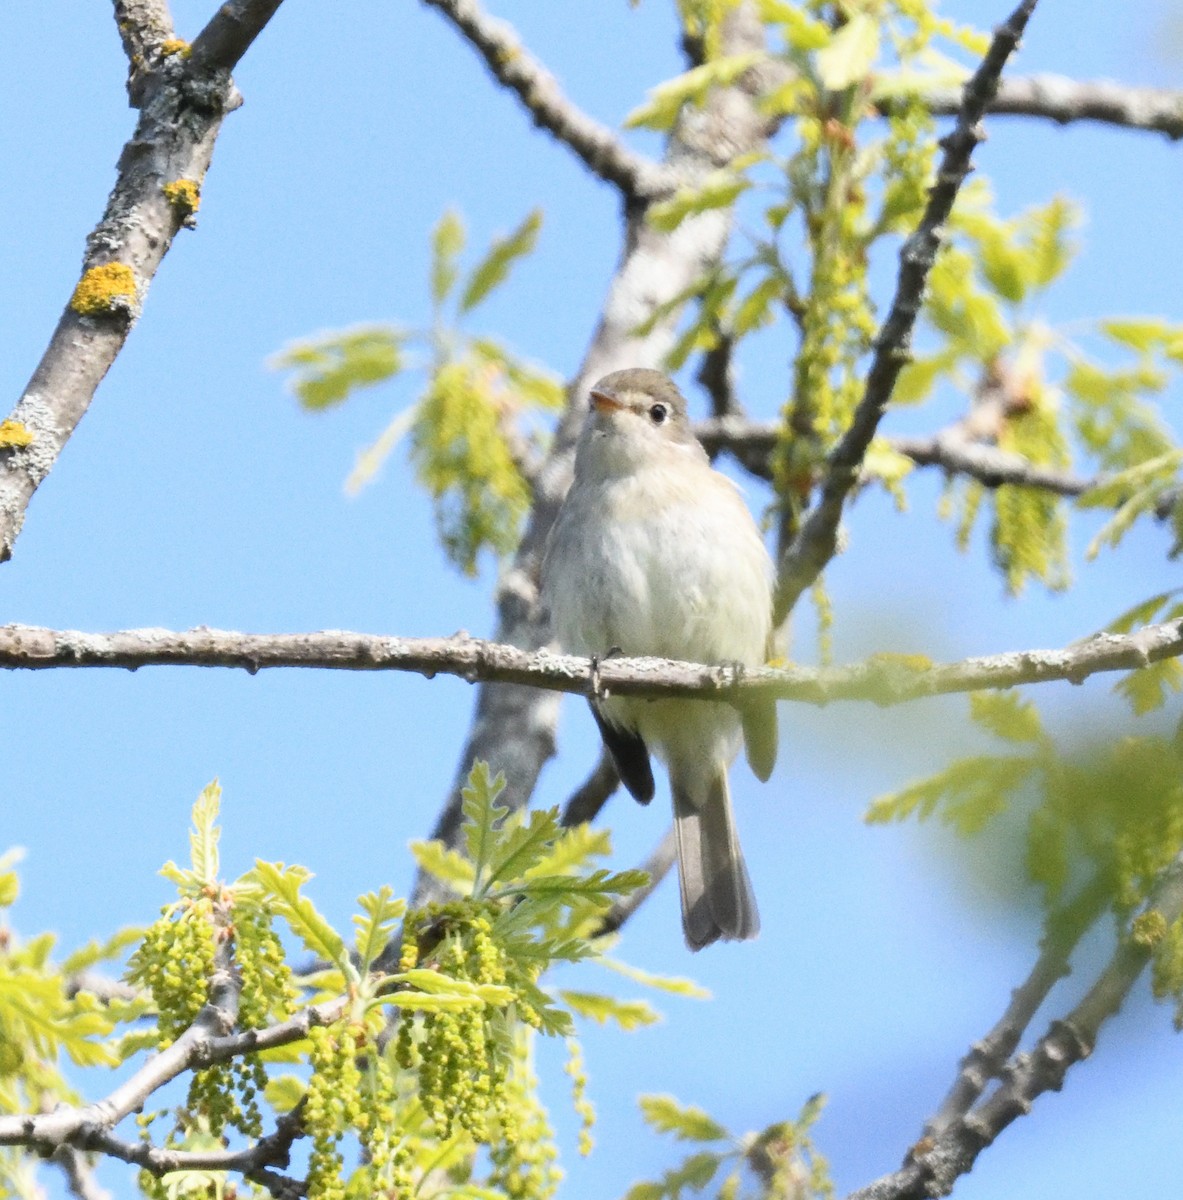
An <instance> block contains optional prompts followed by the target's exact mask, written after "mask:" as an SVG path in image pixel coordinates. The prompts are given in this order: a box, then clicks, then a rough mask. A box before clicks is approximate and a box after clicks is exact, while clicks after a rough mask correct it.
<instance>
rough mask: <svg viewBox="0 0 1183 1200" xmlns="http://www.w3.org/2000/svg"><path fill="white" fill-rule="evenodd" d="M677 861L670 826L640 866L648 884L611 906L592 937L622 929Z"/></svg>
mask: <svg viewBox="0 0 1183 1200" xmlns="http://www.w3.org/2000/svg"><path fill="white" fill-rule="evenodd" d="M677 859H678V838H677V835H676V834H675V832H674V827H673V826H672V825H671V826H670V827H669V828H668V829H667V830H666V831H665V835H664V837H662V839H661V841H660V842H658V843H657V846H656V848H655V849H654V851H653V853H652V854H651V855H649V857H648V858H647V859H646V860H645V861H644V862H643V863H642V864H641V870H642V871H644V872H646V874H648V876H649V882H648V883H647V884H645V886H644V887H639V888H637V890H636V891H635V892H630V893H629V894H628V895H627V896H625V898H624V899H623V900H618V901H617V902H616V903H615V904H614V905H612V907H611V908H610V909H609V910H608V911H607V912H606V913H605V914H604V919H603V921H602V922H601V923H600V927H599V928H598V929H597V930H596V932H595V934H594V935H593V936H594V937H605V936H606V935H607V934H610V933H618V932H619V931H620V930H621V929H622V928H623V927H624V923H625V922H626V921H627V920H629V918H630V917H632V916H633V915H634V913H636V911H637V909H639V908H640V907H641V905H642V904H644V903H645V901H646V900H648V899H649V897H650V896H652V895H653V893H654V892H655V891H657V885H658V884H659V883H661V881H662V880H663V879H664V878H665V877H666V876H667V875H668V874H669V873H670V870H671V869H672V867H673V865H674V863H675V862H676V861H677Z"/></svg>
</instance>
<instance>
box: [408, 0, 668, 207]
mask: <svg viewBox="0 0 1183 1200" xmlns="http://www.w3.org/2000/svg"><path fill="white" fill-rule="evenodd" d="M425 3H426V4H428V5H430V6H431V7H432V8H435V9H438V10H439V11H440V12H441V13H442V14H443V15H444V16H445V17H446V18H447V19H448V20H449V21H451V22H452V24H453V25H455V26H456V28H457V29H459V30H460V32H461V33H462V34H463V35H464V37H465V38H466V39H467V40H468V41H469V42H470V43H471V44H472V46H473V48H474V49H475V50H476V52H477V53H478V54H479V55H480V56H481V57H482V58H483V59H484V60H485V65H486V66H487V67H488V68H489V71H490V72H491V73H492V75H493V78H494V79H496V80H497V82H498V83H500V84H501V85H502V86H503V87H507V88H509V89H510V91H512V92H514V93H515V94H516V95H517V97H518V99H519V100H520V101H521V102H522V104H523V105H524V106H525V108H526V110H527V111H528V112H529V113H530V115H531V117H532V118H533V119H534V124H535V125H538V126H539V127H541V128H542V129H545V130H546V131H547V132H548V133H550V134H552V135H553V136H554V137H555V138H556V139H558V141H560V142H562V143H563V145H565V146H566V147H567V148H568V149H570V150H572V151H574V152H575V154H576V155H577V156H578V157H579V159H580V160H581V161H582V162H583V164H584V166H586V167H587V168H588V170H590V171H591V172H592V174H593V175H596V176H598V177H599V178H600V179H602V180H604V181H605V182H606V183H610V184H612V185H613V186H614V187H617V188H619V189H620V191H621V193H622V194H623V195H624V198H625V199H626V200H629V201H636V200H644V199H652V198H653V197H654V196H656V195H660V194H661V193H663V192H666V191H668V190H669V189H670V188H671V187H672V186H673V180H672V178H670V176H669V173H668V172H667V171H666V170H665V169H664V168H663V167H661V166H659V165H658V164H657V163H655V162H652V161H650V160H649V159H647V158H645V157H644V156H642V155H640V154H637V153H635V152H634V151H632V150H630V149H629V148H628V146H626V145H625V144H624V142H623V141H621V139H620V137H619V136H618V135H617V134H616V133H615V131H614V130H612V129H609V128H608V126H606V125H601V124H600V122H599V121H597V120H595V118H593V117H590V116H588V114H587V113H585V112H583V111H582V110H581V109H579V108H578V107H577V106H576V105H575V104H574V103H572V101H571V100H570V99H568V98H567V97H566V96H565V95H564V94H563V90H562V88H561V87H560V86H559V82H558V80H557V79H555V77H554V76H553V75H552V74H551V73H550V72H549V71H548V70H547V69H546V68H545V67H544V66H543V65H542V63H540V62H539V61H538V59H536V58H535V57H534V56H533V55H532V54H531V53H530V52H529V51H528V50H526V49H525V48H524V47H523V46H522V45H521V43H520V42H519V41H518V38H517V33H516V31H515V30H514V28H513V26H512V25H510V24H509V23H508V22H507V21H499V20H497V19H496V18H494V17H491V16H489V14H488V13H486V12H485V11H484V10H483V9H482V8H481V6H480V4H478V3H477V0H425Z"/></svg>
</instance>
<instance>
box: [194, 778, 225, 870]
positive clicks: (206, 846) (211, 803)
mask: <svg viewBox="0 0 1183 1200" xmlns="http://www.w3.org/2000/svg"><path fill="white" fill-rule="evenodd" d="M221 804H222V789H221V787H220V786H219V785H218V781H217V780H216V779H215V780H214V781H213V782H212V783H209V784H207V785H206V787H205V789H204V790H203V791H202V793H201V795H200V796H198V797H197V801H196V803H195V804H194V805H193V828H192V829H191V830H190V831H189V859H190V862H191V863H192V866H193V874H194V875H195V876H196V877H197V879H198V880H199V881H200V882H201V883H203V884H207V885H212V884H215V883H217V882H218V839H219V838H220V837H221V836H222V831H221V830H220V829H219V828H218V824H217V821H218V809H219V808H220V807H221Z"/></svg>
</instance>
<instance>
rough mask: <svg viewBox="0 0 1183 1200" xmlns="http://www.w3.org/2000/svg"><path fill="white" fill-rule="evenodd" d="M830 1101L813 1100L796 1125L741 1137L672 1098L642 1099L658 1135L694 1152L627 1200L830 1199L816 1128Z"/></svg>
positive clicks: (635, 1188) (633, 1190) (641, 1185)
mask: <svg viewBox="0 0 1183 1200" xmlns="http://www.w3.org/2000/svg"><path fill="white" fill-rule="evenodd" d="M824 1104H825V1100H824V1097H822V1096H813V1097H811V1098H810V1099H809V1100H808V1101H807V1102H806V1104H805V1105H804V1107H803V1108H802V1110H801V1112H800V1113H799V1114H798V1116H797V1118H796V1120H793V1121H779V1122H777V1123H776V1124H775V1125H770V1126H769V1127H768V1128H767V1129H764V1130H761V1131H759V1132H757V1133H749V1134H745V1135H744V1136H742V1137H736V1136H735V1135H733V1134H731V1133H729V1132H728V1130H727V1129H725V1128H724V1127H723V1126H722V1125H720V1124H719V1123H718V1122H717V1121H715V1120H714V1119H713V1118H712V1117H710V1116H709V1115H708V1114H707V1113H706V1112H704V1111H703V1110H702V1109H701V1108H696V1107H694V1106H692V1105H682V1104H679V1103H678V1101H676V1100H675V1099H674V1098H673V1097H672V1096H642V1097H641V1100H640V1105H641V1114H642V1116H643V1117H644V1118H645V1122H646V1124H648V1125H649V1127H650V1128H651V1129H653V1130H655V1131H656V1132H658V1133H664V1134H669V1135H671V1136H673V1137H674V1138H676V1139H677V1140H678V1141H681V1142H690V1143H692V1144H693V1145H694V1146H695V1149H694V1150H693V1151H692V1152H691V1153H690V1154H688V1155H687V1156H686V1157H685V1158H684V1159H683V1160H682V1161H681V1162H680V1163H679V1164H678V1165H677V1166H676V1167H672V1168H671V1169H670V1170H668V1171H666V1172H665V1174H664V1175H662V1177H661V1178H660V1179H656V1180H647V1181H645V1182H643V1183H636V1184H634V1185H633V1186H632V1187H631V1188H629V1190H628V1193H627V1194H626V1197H625V1200H681V1198H682V1197H683V1196H685V1195H686V1194H688V1193H703V1192H706V1191H707V1190H708V1189H710V1190H711V1192H712V1193H713V1194H714V1195H715V1196H717V1197H719V1200H740V1198H741V1197H747V1196H751V1197H753V1198H755V1197H765V1196H793V1197H799V1198H800V1200H830V1198H831V1197H832V1196H833V1195H834V1187H833V1184H832V1183H831V1181H830V1173H829V1166H828V1164H827V1163H826V1160H825V1158H824V1157H823V1156H822V1155H821V1154H820V1153H819V1152H818V1151H817V1149H816V1147H815V1145H814V1142H813V1134H812V1128H813V1125H814V1123H815V1122H816V1121H817V1119H818V1117H819V1116H820V1115H821V1111H822V1108H823V1107H824Z"/></svg>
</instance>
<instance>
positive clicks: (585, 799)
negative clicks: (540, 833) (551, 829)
mask: <svg viewBox="0 0 1183 1200" xmlns="http://www.w3.org/2000/svg"><path fill="white" fill-rule="evenodd" d="M618 787H620V776H619V774H617V771H616V764H615V763H614V762H613V761H612V755H611V754H609V753H608V749H607V747H604V748H602V749H601V750H600V757H599V759H598V760H597V762H596V765H595V767H594V768H593V769H592V773H591V774H590V775H589V776H588V777H587V778H586V779H585V780H584V781H583V783H581V784H580V785H579V787H578V788H577V789H576V790H575V791H574V792H573V793H572V795H571V798H570V799H569V800H568V801H567V803H566V804H565V805H564V806H563V817H562V822H561V823H562V825H563V826H564V827H566V828H570V827H571V826H573V825H586V824H587V823H588V822H589V821H594V820H595V819H596V817H598V816H599V815H600V810H601V809H602V808H603V807H604V805H605V804H607V803H608V801H609V799H611V797H612V794H613V793H614V792H615V791H616V789H617V788H618Z"/></svg>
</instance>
